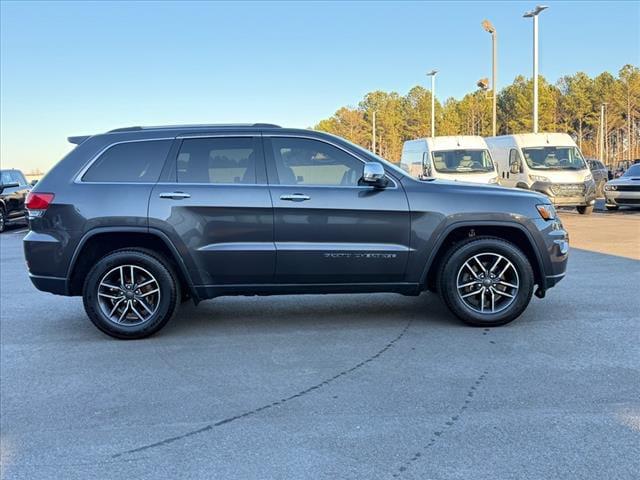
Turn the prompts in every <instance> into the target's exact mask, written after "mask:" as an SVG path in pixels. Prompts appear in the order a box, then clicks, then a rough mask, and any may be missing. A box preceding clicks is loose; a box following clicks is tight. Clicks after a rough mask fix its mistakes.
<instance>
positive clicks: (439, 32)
mask: <svg viewBox="0 0 640 480" xmlns="http://www.w3.org/2000/svg"><path fill="white" fill-rule="evenodd" d="M535 5H536V4H535V2H534V1H531V2H529V1H527V2H515V1H513V2H490V1H482V2H383V1H379V2H364V1H363V2H256V3H250V2H248V3H225V2H169V1H164V2H152V1H143V2H135V3H125V2H62V3H61V2H42V3H41V2H35V1H24V2H12V1H2V3H1V4H0V96H1V98H0V100H1V102H0V147H1V148H0V164H1V165H2V167H3V168H9V167H15V168H20V169H22V170H23V171H25V172H29V171H31V170H33V169H42V170H46V169H47V168H49V167H50V166H51V165H53V164H54V163H55V162H57V161H58V160H59V159H60V158H61V157H62V156H63V155H64V154H66V153H67V152H68V151H69V150H70V149H71V148H72V145H70V144H69V143H68V142H67V141H66V138H67V137H68V136H70V135H82V134H94V133H100V132H104V131H107V130H109V129H113V128H117V127H123V126H131V125H160V124H179V123H238V122H239V123H247V122H269V123H277V124H280V125H283V126H288V127H300V128H307V127H312V126H313V125H315V124H316V123H317V122H318V121H319V120H321V119H323V118H327V117H329V116H331V115H332V114H333V113H334V112H335V111H336V110H337V109H338V108H340V107H341V106H345V105H350V106H355V105H357V104H358V102H359V101H360V100H361V99H362V97H363V96H364V94H366V93H367V92H369V91H373V90H386V91H397V92H399V93H400V94H405V93H406V92H407V91H408V90H409V89H410V88H411V87H413V86H415V85H423V86H425V87H427V88H429V87H430V81H429V79H428V78H427V77H426V76H425V73H426V72H427V71H429V70H431V69H434V68H435V69H438V70H439V73H438V76H437V80H436V82H437V83H436V96H437V98H438V99H440V100H444V99H446V98H448V97H451V96H453V97H456V98H460V97H462V96H463V95H464V94H465V93H468V92H470V91H472V90H474V89H475V88H476V87H475V83H476V81H477V80H478V79H480V78H482V77H490V74H491V38H490V35H489V34H488V33H486V32H485V31H484V30H483V29H482V27H481V25H480V24H481V21H482V20H483V19H485V18H488V19H489V20H491V22H492V23H493V24H494V25H495V27H496V29H497V32H498V82H497V84H498V88H500V86H501V85H502V86H503V85H505V84H508V83H511V82H512V81H513V79H514V78H515V77H516V75H519V74H522V75H526V76H530V75H531V69H532V60H531V56H532V54H531V50H532V22H531V20H530V19H525V18H522V14H523V13H524V12H525V11H526V10H529V9H531V8H533V7H534V6H535ZM546 5H549V7H550V8H549V9H548V10H546V11H544V12H543V13H542V14H541V15H540V47H539V48H540V63H539V65H540V74H541V75H544V76H545V77H546V78H547V79H549V80H550V81H552V82H555V81H556V80H557V79H558V78H560V77H561V76H563V75H566V74H573V73H575V72H577V71H584V72H586V73H587V74H589V75H597V74H599V73H601V72H603V71H609V72H612V73H614V74H615V73H617V72H618V70H619V69H620V67H622V66H623V65H624V64H627V63H632V64H635V65H638V64H640V33H638V32H639V30H640V2H638V1H635V2H631V1H627V2H605V1H598V2H596V1H594V2H578V1H569V2H554V1H549V2H546Z"/></svg>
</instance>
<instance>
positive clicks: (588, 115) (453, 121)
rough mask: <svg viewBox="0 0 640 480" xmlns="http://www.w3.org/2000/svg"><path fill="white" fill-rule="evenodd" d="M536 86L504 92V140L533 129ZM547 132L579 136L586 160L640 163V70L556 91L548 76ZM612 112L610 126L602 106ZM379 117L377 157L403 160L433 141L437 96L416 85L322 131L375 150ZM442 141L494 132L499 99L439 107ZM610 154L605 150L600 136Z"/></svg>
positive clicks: (482, 95)
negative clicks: (407, 150) (413, 146)
mask: <svg viewBox="0 0 640 480" xmlns="http://www.w3.org/2000/svg"><path fill="white" fill-rule="evenodd" d="M532 84H533V81H532V79H527V78H525V77H524V76H522V75H519V76H517V77H516V78H515V80H514V81H513V83H512V84H511V85H508V86H506V87H504V88H503V89H502V90H500V91H499V92H498V96H497V97H498V98H497V110H498V112H497V130H498V135H503V134H511V133H525V132H530V131H531V129H532V123H533V119H532V114H531V112H532V109H533V106H532V101H533V93H532V92H533V86H532ZM538 85H539V95H538V98H539V103H538V111H539V130H540V131H541V132H567V133H569V134H571V135H572V136H573V137H574V139H575V141H576V143H577V144H578V146H579V147H580V148H581V150H582V152H583V154H584V155H585V156H587V157H592V158H600V159H601V160H603V161H604V162H605V163H606V164H607V165H617V163H618V162H620V161H623V160H632V159H636V158H640V69H639V68H638V67H637V66H634V65H625V66H623V67H622V68H621V69H620V71H619V72H618V74H617V76H614V75H612V74H611V73H609V72H603V73H601V74H600V75H597V76H595V77H593V78H592V77H589V76H588V75H587V74H585V73H583V72H578V73H576V74H574V75H568V76H565V77H562V78H561V79H560V80H558V82H556V83H555V84H550V83H549V82H547V81H546V80H545V78H544V77H542V76H540V77H539V80H538ZM603 104H604V105H605V107H604V111H605V115H604V121H601V107H602V105H603ZM373 112H376V152H375V153H378V154H379V155H381V156H383V157H384V158H387V159H388V160H391V161H393V162H399V161H400V155H401V153H402V144H403V142H404V141H406V140H411V139H415V138H421V137H428V136H430V135H431V92H429V91H428V90H427V89H425V88H423V87H421V86H415V87H413V88H412V89H411V90H409V92H408V93H407V94H406V95H404V96H403V95H400V94H398V93H397V92H383V91H375V92H370V93H367V94H366V95H365V96H364V98H363V99H362V101H360V103H359V104H358V106H357V107H355V108H354V107H342V108H340V109H339V110H338V111H337V112H336V113H335V114H334V115H333V116H332V117H330V118H328V119H325V120H321V121H320V122H319V123H318V124H317V125H316V126H315V129H316V130H322V131H326V132H329V133H333V134H336V135H339V136H341V137H345V138H347V139H349V140H351V141H352V142H355V143H357V144H359V145H361V146H363V147H365V148H368V149H372V145H373V137H372V115H373ZM435 118H436V120H435V124H436V128H435V131H436V135H481V136H490V135H491V133H492V99H491V92H485V91H483V90H477V91H475V92H472V93H468V94H466V95H465V96H464V97H463V98H462V99H459V100H458V99H455V98H448V99H447V100H445V102H444V103H441V102H439V101H438V100H437V98H436V101H435ZM601 128H603V129H604V148H603V149H602V152H601V151H600V129H601Z"/></svg>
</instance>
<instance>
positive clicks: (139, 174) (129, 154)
mask: <svg viewBox="0 0 640 480" xmlns="http://www.w3.org/2000/svg"><path fill="white" fill-rule="evenodd" d="M171 142H172V140H151V141H140V142H127V143H119V144H116V145H114V146H112V147H110V148H109V149H108V150H106V151H105V152H104V153H103V154H102V155H100V157H99V158H98V159H97V160H96V161H95V162H93V165H91V167H90V168H89V170H87V172H86V173H85V174H84V175H83V176H82V181H84V182H125V183H127V182H145V183H146V182H151V183H153V182H156V181H158V177H159V176H160V171H161V170H162V167H163V166H164V162H165V160H166V158H167V154H168V153H169V148H170V147H171Z"/></svg>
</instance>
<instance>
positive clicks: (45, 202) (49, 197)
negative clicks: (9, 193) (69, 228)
mask: <svg viewBox="0 0 640 480" xmlns="http://www.w3.org/2000/svg"><path fill="white" fill-rule="evenodd" d="M53 197H55V195H54V194H53V193H40V192H29V195H27V199H26V200H25V202H24V203H25V206H26V207H27V210H28V211H29V218H36V217H41V216H42V215H44V212H46V210H47V208H49V205H51V202H53Z"/></svg>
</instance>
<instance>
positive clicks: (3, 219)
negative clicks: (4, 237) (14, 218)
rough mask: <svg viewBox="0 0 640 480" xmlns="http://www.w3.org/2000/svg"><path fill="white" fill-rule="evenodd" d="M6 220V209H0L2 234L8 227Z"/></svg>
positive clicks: (0, 231)
mask: <svg viewBox="0 0 640 480" xmlns="http://www.w3.org/2000/svg"><path fill="white" fill-rule="evenodd" d="M6 220H7V219H6V217H5V214H4V208H3V207H0V233H2V232H4V228H5V225H6V223H5V222H6Z"/></svg>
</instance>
